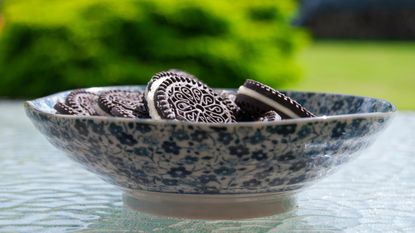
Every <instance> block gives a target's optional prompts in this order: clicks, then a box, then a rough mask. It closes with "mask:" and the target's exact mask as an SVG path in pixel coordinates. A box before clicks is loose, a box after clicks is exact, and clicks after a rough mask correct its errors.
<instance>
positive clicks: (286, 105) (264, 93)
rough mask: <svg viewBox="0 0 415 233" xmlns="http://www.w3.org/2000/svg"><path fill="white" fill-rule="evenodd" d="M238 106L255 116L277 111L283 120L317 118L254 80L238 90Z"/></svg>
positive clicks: (297, 104) (286, 97) (291, 100)
mask: <svg viewBox="0 0 415 233" xmlns="http://www.w3.org/2000/svg"><path fill="white" fill-rule="evenodd" d="M235 102H236V104H237V105H238V106H239V107H240V108H241V109H243V110H244V111H246V112H247V113H249V114H252V115H253V116H256V117H258V116H261V115H262V114H264V113H266V112H268V111H271V110H273V111H275V112H276V113H278V115H280V116H281V118H282V119H295V118H302V117H315V115H314V114H313V113H311V112H310V111H308V110H307V109H305V108H304V107H302V106H301V105H300V104H299V103H297V102H296V101H295V100H293V99H291V98H289V97H288V96H286V95H284V94H282V93H281V92H279V91H276V90H274V89H272V88H271V87H269V86H267V85H264V84H262V83H260V82H257V81H254V80H250V79H248V80H246V81H245V83H244V85H243V86H240V87H239V89H238V94H237V95H236V100H235Z"/></svg>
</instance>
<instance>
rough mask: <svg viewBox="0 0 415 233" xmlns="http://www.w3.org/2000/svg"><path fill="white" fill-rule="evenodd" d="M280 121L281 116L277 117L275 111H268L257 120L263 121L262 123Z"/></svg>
mask: <svg viewBox="0 0 415 233" xmlns="http://www.w3.org/2000/svg"><path fill="white" fill-rule="evenodd" d="M280 120H281V116H280V115H278V113H277V112H275V111H268V112H266V113H264V114H263V115H262V116H260V117H259V118H258V119H257V121H263V122H271V121H280Z"/></svg>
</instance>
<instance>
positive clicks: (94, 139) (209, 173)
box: [25, 86, 395, 219]
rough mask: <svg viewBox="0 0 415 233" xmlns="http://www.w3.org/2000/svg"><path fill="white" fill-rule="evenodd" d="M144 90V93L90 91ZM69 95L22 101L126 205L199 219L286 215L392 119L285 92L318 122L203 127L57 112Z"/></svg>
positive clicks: (355, 100)
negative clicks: (303, 193) (300, 194)
mask: <svg viewBox="0 0 415 233" xmlns="http://www.w3.org/2000/svg"><path fill="white" fill-rule="evenodd" d="M111 88H119V89H135V90H141V91H143V90H144V86H123V87H102V88H90V89H87V90H88V91H92V92H99V91H102V90H106V89H111ZM68 93H69V91H66V92H61V93H57V94H53V95H50V96H47V97H43V98H39V99H35V100H32V101H27V102H26V103H25V109H26V113H27V115H28V117H29V118H30V119H31V120H32V122H33V124H34V125H35V127H36V128H37V129H38V130H39V131H40V132H41V133H42V134H43V135H45V136H46V138H47V139H48V140H49V141H50V142H51V143H52V144H53V145H54V146H55V147H57V148H59V149H61V150H62V151H64V152H66V154H67V155H68V156H69V157H70V158H71V159H73V160H75V161H76V162H78V163H79V164H81V165H82V166H84V167H85V168H86V169H87V170H89V171H91V172H93V173H95V174H97V175H98V176H99V177H100V178H102V179H103V180H105V181H106V182H108V183H111V184H113V185H115V186H117V187H119V188H120V189H121V190H122V192H123V200H124V203H125V205H126V206H128V207H130V208H133V209H137V210H140V211H144V212H147V213H152V214H158V215H165V216H173V217H185V218H199V219H200V218H202V219H236V218H251V217H260V216H268V215H273V214H277V213H282V212H286V211H289V210H291V209H292V208H293V207H294V206H295V194H296V193H297V192H298V191H300V190H303V189H304V188H305V187H307V186H309V185H311V184H313V183H315V182H316V181H317V180H320V179H322V178H323V177H325V176H327V175H328V174H331V173H332V172H334V171H336V170H337V169H338V168H339V166H340V165H342V164H344V163H346V162H347V161H349V160H351V159H352V158H355V157H356V155H357V154H358V152H361V151H362V150H364V149H365V148H367V147H368V146H369V145H370V144H371V143H372V142H373V141H374V140H375V138H376V136H377V135H378V133H379V132H381V131H382V129H384V127H385V126H386V125H387V122H388V121H389V120H390V119H391V117H392V116H393V113H394V112H395V107H394V106H393V105H392V104H391V103H389V102H387V101H385V100H381V99H375V98H369V97H360V96H351V95H340V94H329V93H311V92H292V91H288V92H285V94H287V95H288V96H290V97H292V98H293V99H295V100H296V101H298V102H299V103H300V104H302V105H303V106H304V107H306V108H307V109H309V110H310V111H311V112H313V113H315V114H317V115H318V116H319V117H315V118H301V119H293V120H282V121H277V122H243V123H230V124H217V123H215V124H206V123H190V122H181V121H171V120H168V121H167V120H166V121H157V120H151V119H127V118H119V117H103V116H71V115H60V114H56V112H55V110H54V109H53V105H54V104H55V103H56V102H57V101H58V100H63V99H64V98H65V96H66V95H67V94H68Z"/></svg>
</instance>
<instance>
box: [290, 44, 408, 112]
mask: <svg viewBox="0 0 415 233" xmlns="http://www.w3.org/2000/svg"><path fill="white" fill-rule="evenodd" d="M300 61H301V63H302V66H303V68H304V79H303V80H302V81H301V82H300V83H297V84H295V85H292V86H288V87H287V88H289V89H295V90H307V91H325V92H335V93H345V94H354V95H364V96H371V97H379V98H383V99H386V100H389V101H391V102H392V103H394V104H395V105H396V106H397V107H398V109H399V110H415V42H326V41H320V42H316V43H314V44H313V45H311V47H309V48H308V49H306V50H305V51H304V52H303V53H302V55H301V57H300Z"/></svg>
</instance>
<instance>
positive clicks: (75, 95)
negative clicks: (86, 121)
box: [54, 90, 99, 116]
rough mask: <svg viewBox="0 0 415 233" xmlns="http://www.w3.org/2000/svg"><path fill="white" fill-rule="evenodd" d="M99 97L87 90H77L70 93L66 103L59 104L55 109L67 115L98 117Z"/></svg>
mask: <svg viewBox="0 0 415 233" xmlns="http://www.w3.org/2000/svg"><path fill="white" fill-rule="evenodd" d="M97 100H98V95H97V94H95V93H92V92H88V91H85V90H76V91H72V92H71V93H69V95H68V96H67V97H66V99H65V103H61V102H58V103H56V104H55V106H54V108H55V109H56V111H57V112H58V113H61V114H66V115H80V116H96V115H99V114H98V112H97V111H96V105H97Z"/></svg>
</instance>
